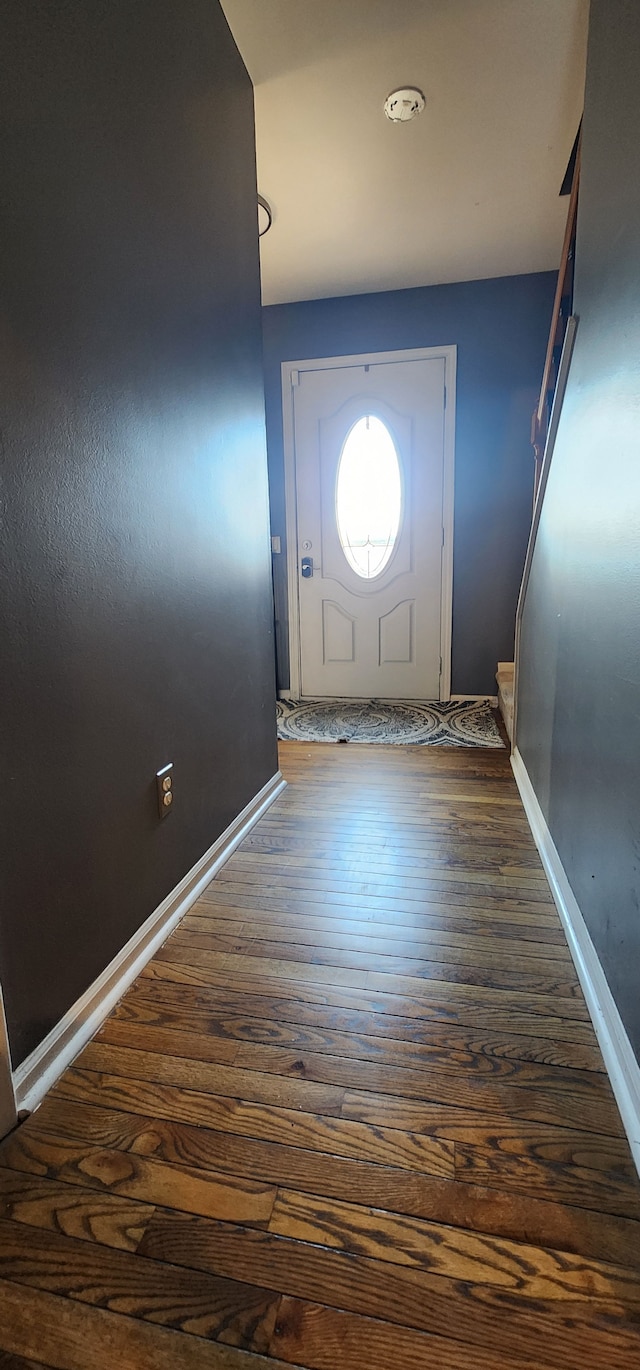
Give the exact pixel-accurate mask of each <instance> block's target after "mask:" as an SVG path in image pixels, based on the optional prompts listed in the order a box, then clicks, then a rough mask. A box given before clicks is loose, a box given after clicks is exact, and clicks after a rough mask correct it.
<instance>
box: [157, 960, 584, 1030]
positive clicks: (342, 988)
mask: <svg viewBox="0 0 640 1370" xmlns="http://www.w3.org/2000/svg"><path fill="white" fill-rule="evenodd" d="M147 980H150V981H152V982H153V983H156V982H158V981H159V982H160V983H162V984H168V985H171V986H174V987H176V988H179V987H181V986H184V985H188V986H189V987H190V988H192V989H194V990H201V991H204V992H205V993H207V992H208V990H209V989H214V990H215V989H232V990H234V991H235V992H236V993H240V994H242V993H245V992H246V993H247V994H265V993H267V994H268V995H269V996H271V997H275V998H280V999H286V1000H290V999H291V997H292V995H295V998H296V1000H298V1001H299V1002H301V1003H306V1004H322V1005H332V1006H334V1005H335V1006H336V1007H338V1008H347V1009H356V1010H358V1011H365V1012H367V1013H376V1014H392V1015H394V1016H397V1017H410V1018H413V1019H415V1020H417V1021H418V1022H438V1023H448V1024H456V1025H460V1026H469V1027H475V1028H477V1029H478V1030H479V1031H483V1030H484V1029H487V1030H488V1031H493V1030H496V1029H497V1030H502V1031H503V1032H514V1033H517V1034H519V1035H523V1036H536V1037H537V1036H539V1035H540V1033H544V1035H545V1036H548V1037H553V1038H554V1040H557V1041H558V1042H580V1043H584V1044H585V1045H589V1046H594V1045H596V1036H595V1033H594V1030H593V1027H592V1025H591V1023H590V1022H585V1021H583V1020H581V1019H580V1020H579V1019H568V1018H559V1017H557V1016H555V1015H553V1014H549V1015H548V1016H545V1014H544V1013H540V1014H539V1013H531V1012H528V1011H527V1009H526V1008H522V1009H520V1008H519V1007H512V1004H511V1001H512V996H511V995H509V996H503V999H504V1000H505V1002H500V1003H499V1004H495V1003H489V1002H488V1001H487V1000H486V999H483V998H482V997H477V996H475V995H474V996H473V997H471V998H469V996H463V997H462V999H457V998H456V986H452V987H451V994H450V996H449V997H448V999H447V1000H446V1001H444V1002H440V1001H439V1000H434V998H433V996H432V995H430V996H429V999H426V998H425V997H424V995H420V996H418V995H416V994H393V993H391V992H390V991H384V990H382V991H378V992H376V993H373V992H371V991H367V990H361V989H359V988H358V987H357V986H356V987H354V986H351V985H339V986H332V985H326V984H314V983H313V981H309V980H305V981H297V982H296V984H295V986H292V984H291V981H290V979H282V980H280V979H278V977H277V976H270V977H269V979H268V981H265V979H264V977H262V976H260V975H259V974H257V975H256V974H253V975H250V974H245V973H243V972H239V971H234V972H233V973H232V972H231V971H230V970H229V968H228V967H227V969H226V971H224V972H223V971H222V970H216V969H212V968H211V967H210V966H207V967H206V968H205V967H200V966H192V965H189V964H187V963H186V962H172V961H164V960H162V961H160V960H157V959H155V960H153V961H151V962H150V963H149V965H148V966H146V967H145V969H144V970H143V971H142V972H141V974H140V977H139V980H138V983H139V984H142V983H144V982H145V981H147Z"/></svg>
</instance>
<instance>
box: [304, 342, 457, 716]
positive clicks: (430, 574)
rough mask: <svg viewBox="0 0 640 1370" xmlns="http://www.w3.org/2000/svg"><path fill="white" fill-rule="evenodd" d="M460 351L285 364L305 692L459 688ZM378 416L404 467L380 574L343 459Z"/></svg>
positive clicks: (414, 693) (382, 693) (440, 694)
mask: <svg viewBox="0 0 640 1370" xmlns="http://www.w3.org/2000/svg"><path fill="white" fill-rule="evenodd" d="M455 362H456V349H455V347H440V348H425V349H415V350H411V351H404V352H399V353H385V354H379V353H378V354H368V355H366V356H353V357H336V358H326V359H321V360H318V359H315V358H314V359H312V360H308V361H304V362H288V363H284V364H283V367H282V373H283V404H284V427H285V481H286V507H287V550H288V587H289V627H290V668H291V684H290V694H291V696H292V697H294V698H300V697H306V698H312V697H316V698H317V697H343V698H348V697H350V698H386V699H438V698H440V699H448V698H449V693H450V660H451V581H452V534H453V455H454V415H455ZM365 415H371V416H373V417H374V418H375V419H376V420H379V421H381V422H382V423H383V424H384V425H385V427H386V429H387V430H388V432H389V433H390V434H391V438H392V440H393V444H394V446H395V449H396V452H397V454H398V458H399V464H400V469H401V478H402V516H401V519H400V528H399V532H398V537H397V541H396V543H395V545H394V548H393V552H392V555H391V557H390V559H389V560H388V562H387V564H386V565H383V567H382V569H381V571H380V573H379V574H377V575H375V576H374V577H373V578H372V579H366V578H363V577H362V575H359V574H357V572H356V570H354V569H353V568H352V565H350V564H349V561H350V560H351V558H349V560H348V559H347V556H346V555H345V552H344V551H343V547H342V545H341V541H340V537H339V533H338V526H337V521H336V484H337V476H338V469H339V462H340V457H341V454H342V451H343V449H344V446H345V440H346V439H347V437H348V435H349V433H350V432H352V431H353V428H354V425H355V424H356V423H357V422H358V420H360V419H362V418H363V417H364V416H365ZM303 557H307V558H311V559H312V561H313V574H312V576H310V577H309V578H303V576H302V574H301V563H302V558H303Z"/></svg>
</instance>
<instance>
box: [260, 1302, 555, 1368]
mask: <svg viewBox="0 0 640 1370" xmlns="http://www.w3.org/2000/svg"><path fill="white" fill-rule="evenodd" d="M271 1346H272V1350H273V1351H274V1354H277V1355H280V1356H282V1357H283V1358H284V1359H285V1360H290V1361H295V1360H297V1359H298V1357H299V1356H300V1354H301V1353H302V1350H303V1348H304V1356H305V1359H306V1362H307V1364H308V1365H309V1366H310V1367H312V1368H313V1370H335V1366H336V1365H338V1364H343V1365H344V1364H346V1365H348V1366H350V1367H351V1370H370V1367H371V1366H372V1365H375V1366H380V1367H381V1370H415V1367H416V1366H417V1365H419V1366H420V1367H421V1370H540V1367H541V1364H542V1363H541V1362H540V1361H537V1360H536V1361H533V1360H529V1359H527V1360H522V1359H521V1358H520V1357H518V1358H517V1359H515V1358H512V1357H510V1356H509V1357H507V1356H503V1355H501V1354H500V1352H497V1351H496V1350H495V1349H494V1350H492V1351H483V1350H481V1349H480V1347H477V1346H474V1347H470V1346H466V1345H465V1344H464V1343H461V1342H460V1341H454V1340H452V1339H451V1338H444V1337H435V1336H432V1335H431V1334H429V1333H425V1332H416V1331H414V1330H413V1329H412V1328H408V1327H397V1326H396V1327H394V1326H390V1324H389V1323H387V1322H383V1321H382V1320H381V1319H379V1318H366V1317H362V1316H360V1315H359V1314H354V1313H345V1312H342V1311H340V1312H338V1311H337V1310H335V1309H333V1308H326V1307H324V1306H323V1305H320V1304H311V1303H303V1302H302V1301H300V1300H298V1299H291V1298H284V1299H283V1300H282V1305H281V1308H280V1312H279V1314H278V1321H277V1323H276V1329H275V1332H274V1335H273V1338H272V1342H271Z"/></svg>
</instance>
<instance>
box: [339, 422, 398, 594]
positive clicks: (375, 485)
mask: <svg viewBox="0 0 640 1370" xmlns="http://www.w3.org/2000/svg"><path fill="white" fill-rule="evenodd" d="M401 517H402V475H401V470H400V459H399V457H398V452H397V448H396V445H395V442H394V441H393V438H392V436H391V433H390V432H389V429H388V428H387V425H386V424H385V423H383V421H382V419H379V418H376V417H375V415H373V414H365V415H363V417H362V418H361V419H358V420H357V422H356V423H354V425H353V427H352V428H350V430H349V432H348V433H347V436H346V438H345V441H344V445H343V448H342V452H341V453H340V460H339V462H338V475H337V479H336V523H337V525H338V537H339V538H340V545H341V547H342V550H343V552H344V554H345V557H346V559H347V561H348V563H349V565H350V567H351V569H352V571H355V573H356V575H358V576H361V577H362V579H363V580H373V578H374V576H379V575H380V574H381V572H382V571H384V568H385V566H386V565H387V564H388V562H389V561H390V559H391V557H392V556H393V551H394V548H395V545H396V542H397V540H398V533H399V532H400V521H401Z"/></svg>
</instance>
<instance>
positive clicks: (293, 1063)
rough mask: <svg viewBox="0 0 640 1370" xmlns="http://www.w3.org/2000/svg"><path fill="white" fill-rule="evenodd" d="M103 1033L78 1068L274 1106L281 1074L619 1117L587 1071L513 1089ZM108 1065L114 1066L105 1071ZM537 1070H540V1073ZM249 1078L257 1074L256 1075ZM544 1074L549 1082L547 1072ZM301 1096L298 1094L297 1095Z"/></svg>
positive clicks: (336, 1060)
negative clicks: (560, 1082)
mask: <svg viewBox="0 0 640 1370" xmlns="http://www.w3.org/2000/svg"><path fill="white" fill-rule="evenodd" d="M111 1031H112V1030H111V1029H109V1030H108V1033H109V1034H111ZM107 1035H108V1034H107V1031H105V1033H104V1034H103V1036H101V1037H99V1038H98V1039H96V1040H95V1041H94V1042H92V1043H91V1045H90V1046H89V1047H87V1048H86V1049H85V1052H83V1053H82V1055H81V1057H80V1058H79V1061H78V1065H79V1066H80V1067H82V1066H84V1067H87V1068H88V1069H91V1070H97V1071H100V1072H109V1073H114V1074H121V1073H122V1074H129V1075H130V1076H131V1077H132V1078H141V1079H149V1080H155V1081H156V1082H158V1083H161V1082H163V1081H164V1082H165V1083H168V1084H177V1085H184V1086H185V1087H186V1088H193V1089H204V1090H207V1088H208V1092H210V1093H212V1094H228V1093H229V1092H230V1091H231V1090H235V1092H236V1094H237V1093H238V1089H239V1084H240V1081H241V1080H242V1079H244V1084H243V1087H242V1091H241V1092H242V1093H243V1095H244V1096H245V1097H249V1098H254V1099H255V1101H256V1102H257V1101H258V1100H257V1099H256V1094H255V1092H256V1089H257V1090H258V1091H259V1094H260V1095H261V1096H262V1101H263V1102H266V1103H279V1102H280V1098H281V1097H282V1095H284V1093H285V1091H284V1085H283V1086H282V1087H281V1095H280V1097H279V1093H278V1091H279V1088H280V1087H278V1086H277V1085H276V1084H275V1083H274V1084H273V1085H272V1091H271V1097H270V1098H269V1097H266V1096H267V1095H268V1093H269V1085H268V1077H269V1075H273V1076H278V1077H280V1076H282V1077H285V1078H286V1079H287V1080H297V1081H298V1082H299V1083H300V1085H303V1086H305V1087H306V1086H309V1085H316V1086H317V1085H321V1084H325V1085H328V1086H329V1087H331V1088H334V1089H336V1090H365V1091H367V1092H370V1093H374V1094H378V1093H388V1094H399V1095H401V1096H402V1097H405V1098H408V1099H411V1098H414V1099H421V1100H425V1099H428V1100H429V1101H430V1102H431V1103H442V1104H449V1105H451V1106H453V1107H460V1108H465V1107H466V1108H475V1109H477V1110H485V1111H486V1112H487V1113H489V1114H491V1113H492V1112H498V1113H503V1114H504V1113H506V1114H508V1115H510V1116H512V1117H514V1118H526V1119H528V1120H529V1121H531V1122H542V1123H551V1124H553V1125H558V1126H562V1125H563V1123H564V1124H565V1125H566V1126H568V1127H574V1128H578V1129H583V1130H585V1131H592V1132H600V1133H603V1134H605V1135H607V1136H612V1137H619V1136H621V1135H622V1127H621V1123H620V1117H619V1114H618V1111H617V1107H616V1104H615V1100H614V1098H613V1094H612V1092H611V1088H610V1086H609V1084H608V1081H607V1080H606V1079H605V1078H604V1077H603V1076H601V1075H595V1074H590V1073H588V1072H566V1076H565V1086H566V1087H565V1088H564V1089H557V1088H556V1087H555V1084H553V1085H552V1086H549V1087H547V1086H544V1085H540V1086H539V1087H538V1086H536V1087H534V1086H531V1087H528V1088H521V1087H520V1086H518V1085H515V1084H512V1083H503V1082H502V1081H496V1082H494V1081H493V1080H488V1079H487V1080H485V1079H484V1078H483V1077H482V1076H481V1075H478V1076H474V1075H472V1074H469V1075H468V1076H464V1077H462V1076H461V1075H460V1074H459V1073H456V1071H455V1067H454V1066H453V1065H452V1067H451V1070H450V1071H449V1072H447V1071H446V1070H436V1069H433V1070H416V1069H412V1068H408V1067H404V1066H402V1067H401V1066H397V1065H394V1066H388V1065H385V1064H384V1063H380V1062H377V1061H363V1060H358V1059H355V1058H351V1057H348V1056H333V1055H323V1054H322V1053H320V1052H312V1051H307V1050H298V1049H296V1050H291V1049H290V1048H286V1047H279V1046H270V1045H261V1044H258V1043H255V1042H252V1043H249V1044H245V1043H242V1042H240V1043H238V1049H237V1053H236V1057H235V1064H234V1066H233V1068H231V1067H224V1066H217V1065H210V1066H207V1065H206V1064H205V1063H206V1062H208V1060H209V1058H210V1057H212V1058H213V1061H214V1062H215V1060H216V1057H217V1039H216V1038H215V1037H208V1036H205V1035H202V1036H196V1034H194V1033H190V1032H185V1033H181V1032H174V1031H173V1030H171V1029H167V1028H156V1027H153V1026H151V1027H147V1026H144V1025H143V1026H142V1027H139V1026H137V1025H135V1024H133V1023H128V1024H127V1025H126V1037H127V1040H128V1042H129V1043H130V1044H131V1045H130V1046H127V1047H124V1046H119V1045H111V1044H110V1043H108V1042H107V1041H106V1040H103V1037H106V1036H107ZM115 1035H117V1034H115ZM123 1053H124V1054H123ZM110 1062H111V1063H115V1069H114V1070H113V1071H111V1068H110V1065H109V1063H110ZM543 1069H544V1068H543V1067H540V1070H541V1071H542V1070H543ZM241 1071H244V1072H245V1075H244V1076H241V1074H240V1072H241ZM229 1072H230V1073H229ZM256 1075H257V1076H259V1077H260V1078H259V1079H256ZM577 1076H579V1078H578V1079H576V1077H577ZM551 1078H552V1080H553V1078H554V1077H553V1076H552V1077H551ZM216 1086H217V1087H216ZM301 1093H303V1091H300V1093H299V1094H298V1097H300V1094H301ZM341 1105H342V1099H340V1101H339V1104H338V1107H337V1108H336V1104H335V1102H332V1103H331V1104H330V1107H329V1109H324V1108H322V1107H316V1108H313V1109H311V1110H310V1111H313V1112H318V1113H321V1112H325V1111H326V1112H334V1111H339V1108H340V1107H341ZM285 1106H286V1104H285ZM294 1106H295V1105H294Z"/></svg>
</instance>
